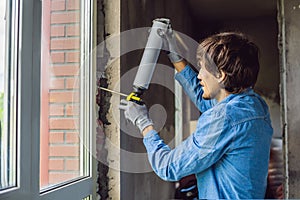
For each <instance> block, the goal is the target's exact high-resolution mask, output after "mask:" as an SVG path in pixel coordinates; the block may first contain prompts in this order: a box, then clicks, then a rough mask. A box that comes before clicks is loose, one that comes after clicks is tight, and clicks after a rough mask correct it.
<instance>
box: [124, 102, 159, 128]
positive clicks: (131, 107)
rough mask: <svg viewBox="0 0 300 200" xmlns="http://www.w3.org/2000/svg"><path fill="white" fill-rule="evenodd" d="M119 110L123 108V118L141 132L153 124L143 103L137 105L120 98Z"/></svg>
mask: <svg viewBox="0 0 300 200" xmlns="http://www.w3.org/2000/svg"><path fill="white" fill-rule="evenodd" d="M119 109H120V110H124V114H125V118H126V119H128V120H129V121H131V122H132V123H133V124H134V125H135V126H137V127H138V128H139V129H140V131H141V132H142V131H143V130H144V129H145V128H146V127H148V126H150V125H153V122H152V120H151V119H150V118H149V114H148V110H147V107H146V106H145V105H139V104H137V103H134V102H132V101H127V100H125V99H122V100H121V103H120V105H119Z"/></svg>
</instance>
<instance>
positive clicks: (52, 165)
mask: <svg viewBox="0 0 300 200" xmlns="http://www.w3.org/2000/svg"><path fill="white" fill-rule="evenodd" d="M64 165H65V164H64V160H63V159H49V170H64V168H65V167H64Z"/></svg>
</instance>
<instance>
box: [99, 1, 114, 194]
mask: <svg viewBox="0 0 300 200" xmlns="http://www.w3.org/2000/svg"><path fill="white" fill-rule="evenodd" d="M97 8H98V15H97V36H98V37H97V43H98V47H97V77H98V85H99V86H103V87H107V88H109V89H118V88H119V86H118V83H119V82H118V81H119V77H120V59H118V58H117V59H115V58H114V57H113V56H114V55H115V53H116V52H115V49H118V47H119V45H118V42H114V45H111V44H110V43H107V42H106V41H107V40H108V39H109V37H110V36H111V35H118V34H119V33H120V1H118V0H114V1H108V0H98V1H97ZM112 51H114V52H112ZM112 59H114V62H111V60H112ZM97 99H98V100H99V101H98V105H99V106H100V110H99V122H98V124H99V126H98V129H97V144H98V146H97V154H98V155H97V157H98V161H99V162H98V187H99V188H98V194H99V195H100V198H101V199H120V171H119V169H120V157H119V149H120V129H119V121H120V116H119V112H113V110H112V109H115V106H114V105H118V104H119V99H118V98H115V97H114V96H112V95H111V94H110V93H107V92H104V91H100V90H98V96H97ZM108 166H109V167H108Z"/></svg>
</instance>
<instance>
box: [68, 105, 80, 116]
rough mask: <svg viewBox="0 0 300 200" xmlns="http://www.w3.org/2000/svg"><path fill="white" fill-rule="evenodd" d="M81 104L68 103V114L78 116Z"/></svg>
mask: <svg viewBox="0 0 300 200" xmlns="http://www.w3.org/2000/svg"><path fill="white" fill-rule="evenodd" d="M79 109H80V108H79V105H66V115H69V116H73V115H75V116H78V115H79Z"/></svg>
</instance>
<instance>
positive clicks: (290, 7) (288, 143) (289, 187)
mask: <svg viewBox="0 0 300 200" xmlns="http://www.w3.org/2000/svg"><path fill="white" fill-rule="evenodd" d="M279 2H280V4H279V5H280V9H279V18H280V25H281V26H280V30H281V56H282V63H281V64H282V68H281V91H282V92H281V94H282V111H283V112H282V114H283V125H284V126H283V131H284V145H285V148H284V150H285V155H284V156H285V175H286V179H285V198H291V199H298V198H299V197H300V190H299V181H300V169H299V166H300V159H299V151H300V134H299V130H300V123H299V122H300V115H299V113H300V106H299V103H300V100H299V99H300V98H299V97H300V96H299V94H300V91H299V85H300V79H299V77H300V70H299V69H300V68H299V67H300V57H299V51H300V40H299V34H300V20H299V19H300V2H299V1H296V0H293V1H283V0H281V1H279Z"/></svg>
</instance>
